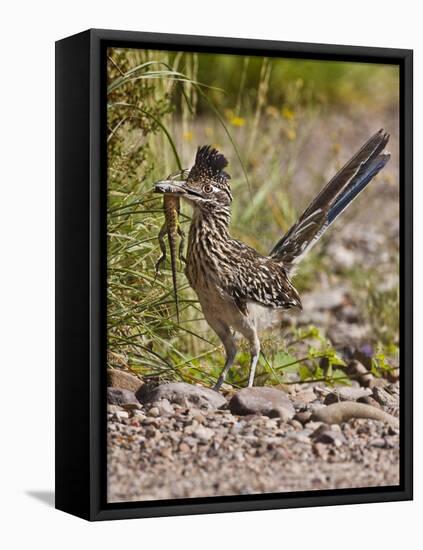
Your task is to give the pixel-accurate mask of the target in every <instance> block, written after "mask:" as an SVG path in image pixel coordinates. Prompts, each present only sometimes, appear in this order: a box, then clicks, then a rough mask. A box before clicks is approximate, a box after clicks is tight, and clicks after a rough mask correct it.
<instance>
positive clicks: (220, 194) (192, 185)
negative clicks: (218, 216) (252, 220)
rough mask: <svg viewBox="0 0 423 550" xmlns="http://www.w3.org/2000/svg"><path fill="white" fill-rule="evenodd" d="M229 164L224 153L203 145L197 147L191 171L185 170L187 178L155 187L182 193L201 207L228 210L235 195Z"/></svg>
mask: <svg viewBox="0 0 423 550" xmlns="http://www.w3.org/2000/svg"><path fill="white" fill-rule="evenodd" d="M227 165H228V161H227V160H226V158H225V157H224V156H223V155H222V154H221V153H219V152H218V151H217V150H216V149H213V148H212V147H211V146H210V145H204V146H202V147H199V148H198V150H197V154H196V156H195V163H194V166H193V167H192V168H191V170H189V172H188V171H184V172H185V173H186V174H187V177H186V179H183V177H181V178H180V179H175V178H168V179H166V180H164V181H159V182H157V183H156V184H155V187H154V190H155V192H156V193H166V194H171V195H173V196H179V197H181V198H183V199H184V200H186V201H187V202H189V203H190V204H191V205H192V206H193V207H194V208H199V209H201V210H214V209H216V208H222V207H223V208H225V209H229V208H230V205H231V202H232V194H231V189H230V186H229V183H228V181H229V179H230V176H229V175H228V174H227V173H226V172H225V171H224V168H225V167H226V166H227ZM182 174H183V172H182V173H181V175H182Z"/></svg>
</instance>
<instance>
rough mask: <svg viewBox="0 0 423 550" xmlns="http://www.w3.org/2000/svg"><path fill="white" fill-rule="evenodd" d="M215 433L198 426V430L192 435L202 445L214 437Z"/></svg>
mask: <svg viewBox="0 0 423 550" xmlns="http://www.w3.org/2000/svg"><path fill="white" fill-rule="evenodd" d="M214 433H215V432H214V431H213V430H212V429H210V428H205V427H204V426H198V428H196V429H195V430H194V431H193V432H192V435H193V436H195V437H196V438H197V439H199V440H200V441H201V442H202V443H207V442H208V441H209V440H210V439H211V438H212V437H213V436H214Z"/></svg>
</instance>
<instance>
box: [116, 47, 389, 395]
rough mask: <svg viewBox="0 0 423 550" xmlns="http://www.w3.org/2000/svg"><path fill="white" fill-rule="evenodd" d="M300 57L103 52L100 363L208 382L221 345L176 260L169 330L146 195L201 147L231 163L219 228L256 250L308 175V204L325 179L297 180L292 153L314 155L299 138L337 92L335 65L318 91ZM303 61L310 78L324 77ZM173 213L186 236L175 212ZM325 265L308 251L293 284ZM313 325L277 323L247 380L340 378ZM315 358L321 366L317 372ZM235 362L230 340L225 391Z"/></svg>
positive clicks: (286, 216) (289, 217)
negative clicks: (104, 246) (226, 212)
mask: <svg viewBox="0 0 423 550" xmlns="http://www.w3.org/2000/svg"><path fill="white" fill-rule="evenodd" d="M298 63H300V64H302V63H306V62H302V61H301V62H299V61H298V60H275V59H262V58H253V57H237V56H222V57H221V58H219V63H218V65H219V67H218V69H219V70H218V71H217V67H216V57H215V56H211V55H209V54H187V53H182V52H179V53H173V52H168V53H167V52H162V51H161V52H155V51H148V50H138V49H115V48H111V49H109V50H108V67H107V74H108V82H107V84H108V90H107V92H108V93H107V98H108V107H107V124H108V137H107V151H108V210H107V231H108V279H107V280H108V288H107V299H108V315H107V320H108V365H109V366H111V367H124V368H127V369H130V370H132V371H135V372H137V373H139V374H140V375H141V376H143V377H144V378H148V377H158V378H160V379H162V380H185V381H190V382H193V381H195V382H199V383H204V384H211V383H212V382H213V381H214V380H215V379H216V377H217V375H218V373H219V370H220V368H221V366H222V364H223V353H222V352H223V350H222V347H221V345H220V342H219V340H218V339H217V337H216V336H215V334H214V333H213V332H212V331H211V330H210V328H209V327H208V325H207V324H206V323H205V321H204V319H203V316H202V312H201V308H200V307H199V304H198V302H197V299H196V296H195V294H194V293H193V292H192V290H191V289H190V288H189V287H188V284H187V281H186V278H185V276H184V274H183V266H182V265H179V264H178V266H177V268H178V293H179V301H180V312H181V318H180V322H179V323H177V322H176V315H175V304H174V299H173V291H172V279H171V273H170V269H169V267H170V266H169V263H167V266H166V268H165V269H164V270H162V272H161V273H160V274H159V275H156V272H155V264H156V262H157V259H158V257H159V256H160V250H159V246H158V240H157V236H158V233H159V231H160V228H161V226H162V224H163V221H164V216H163V210H162V197H160V196H156V195H154V193H153V192H152V188H153V185H154V182H155V181H157V180H159V179H163V178H164V177H166V176H167V175H168V174H170V173H172V172H174V171H176V170H181V169H183V168H189V167H190V166H191V165H192V161H193V158H194V155H195V151H196V148H197V147H198V146H199V145H203V144H211V145H213V146H215V147H218V148H220V149H221V150H222V151H223V152H224V153H225V155H226V156H227V157H228V158H229V160H230V170H229V171H230V174H231V177H232V179H231V186H232V190H233V194H234V197H235V200H234V202H233V217H232V226H231V232H232V234H233V235H234V236H235V237H237V238H240V239H241V240H243V241H244V242H246V243H247V244H249V245H250V246H253V247H254V248H256V249H257V250H259V251H260V252H262V253H264V254H265V253H267V252H268V251H269V250H270V249H271V248H272V246H273V245H274V243H275V242H276V241H277V240H278V239H279V238H280V236H281V234H282V233H284V232H285V231H286V230H287V229H288V228H289V227H290V225H291V224H292V223H293V222H294V221H295V219H296V217H297V216H298V214H299V212H300V210H301V209H302V208H303V207H304V200H303V198H302V197H301V196H300V194H299V193H294V192H293V189H296V186H297V185H298V182H299V181H300V180H301V178H304V179H308V180H309V181H310V188H309V189H308V191H307V196H308V199H309V198H311V195H312V194H313V193H314V192H315V190H316V189H317V188H318V187H319V186H321V185H322V183H324V179H325V177H326V174H324V173H323V174H322V171H321V170H320V168H319V166H313V165H312V166H311V167H310V170H309V171H308V172H305V169H304V166H303V163H302V157H303V155H304V151H305V150H306V151H307V150H308V149H310V148H311V151H312V152H313V149H312V147H313V146H314V145H313V144H312V143H311V142H310V134H311V133H312V132H313V131H315V130H316V127H317V125H318V124H319V121H320V118H321V115H322V114H324V113H326V111H327V104H328V101H329V100H330V99H331V98H332V99H333V98H334V97H335V91H334V88H333V86H332V84H330V79H331V78H335V77H336V78H337V79H340V80H342V74H341V73H342V70H343V69H342V68H340V67H334V68H333V69H332V70H331V68H330V67H328V68H327V71H326V72H327V75H328V76H327V82H326V83H324V82H323V81H321V82H320V83H319V82H318V81H317V80H316V82H314V83H313V79H310V80H309V81H306V82H305V81H304V79H302V78H300V77H299V76H298V74H297V72H298V70H299V69H297V68H296V67H295V66H294V65H295V64H298ZM311 67H312V70H311V73H312V75H314V76H315V77H316V79H317V76H319V75H320V76H319V78H322V77H321V73H319V72H316V71H315V68H314V66H311ZM300 72H301V71H300ZM358 73H359V78H357V86H356V88H354V89H353V90H350V91H349V92H348V93H351V94H352V95H351V97H353V95H354V94H355V95H357V96H358V95H360V94H364V92H365V88H366V86H367V84H365V82H367V81H366V80H365V78H364V76H363V75H365V74H368V73H366V71H364V69H359V71H358ZM325 74H326V73H325ZM387 78H391V75H388V77H387ZM345 93H346V92H345ZM332 141H333V142H335V141H336V137H334V138H333V140H332ZM331 143H332V142H331V141H330V140H329V144H331ZM276 144H277V145H276ZM335 150H336V151H338V150H339V148H338V149H336V147H334V148H333V151H335ZM311 157H312V155H311ZM336 160H337V159H336V158H335V154H333V155H332V156H330V155H329V156H327V157H325V158H324V159H322V162H324V163H326V164H327V165H329V168H330V169H331V168H334V166H335V164H336ZM301 185H302V184H301ZM299 196H300V198H301V200H299V199H298V197H299ZM180 219H181V223H182V227H183V228H185V232H186V233H187V230H188V226H189V221H190V210H189V209H187V208H186V206H185V205H182V211H181V218H180ZM168 259H169V254H168ZM327 268H328V267H327V264H325V262H323V261H322V259H321V257H320V256H319V253H318V252H317V253H313V254H311V255H310V256H309V258H307V260H306V261H305V263H304V264H303V265H302V273H303V275H302V276H301V275H300V278H299V279H298V281H297V283H298V284H299V286H300V289H305V290H307V289H309V288H312V286H313V284H315V278H316V275H315V274H316V271H317V272H319V270H320V271H321V270H324V269H327ZM380 302H381V301H380V299H379V298H378V297H376V295H375V299H374V308H373V310H372V312H370V309H369V315H373V316H376V315H377V313H376V308H378V307H379V306H380ZM388 321H389V319H388V317H387V323H388ZM316 330H317V329H315V328H314V327H311V328H310V329H309V330H308V332H307V331H305V332H303V333H301V334H300V333H299V332H298V330H297V329H296V328H295V326H294V325H291V324H289V323H288V325H287V326H286V327H285V330H284V331H281V330H278V331H276V333H275V334H271V335H269V336H268V337H267V338H264V340H263V342H264V345H263V350H264V355H263V357H262V358H261V364H260V368H259V371H258V376H259V381H260V382H261V383H268V384H275V383H291V381H292V380H293V379H296V380H300V381H301V380H302V381H308V380H310V379H320V378H325V379H327V380H328V381H329V382H330V383H332V382H333V381H334V380H335V379H337V380H338V381H339V382H341V378H342V376H341V371H340V370H339V369H340V368H342V360H341V359H340V358H339V357H338V355H337V354H336V352H335V350H333V349H332V347H331V345H330V343H329V342H327V340H326V339H325V337H324V336H323V335H321V334H320V332H316ZM322 358H325V361H326V363H327V364H329V365H330V368H329V369H326V370H323V371H322V369H321V366H320V362H321V360H322ZM247 363H248V350H247V349H246V348H244V344H243V343H241V353H240V355H239V357H238V366H239V368H238V369H233V370H232V372H231V373H230V376H229V382H230V383H232V384H233V385H234V386H237V385H242V384H243V383H244V381H245V377H246V376H247V370H248V365H247Z"/></svg>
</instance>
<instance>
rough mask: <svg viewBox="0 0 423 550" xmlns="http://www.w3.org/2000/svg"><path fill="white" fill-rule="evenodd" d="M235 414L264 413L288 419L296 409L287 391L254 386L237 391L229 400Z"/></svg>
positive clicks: (230, 407) (231, 409)
mask: <svg viewBox="0 0 423 550" xmlns="http://www.w3.org/2000/svg"><path fill="white" fill-rule="evenodd" d="M229 409H230V411H231V412H232V413H233V414H240V415H247V414H262V415H266V416H273V417H279V418H283V419H284V420H288V419H289V418H292V417H293V416H294V414H295V409H294V406H293V404H292V403H291V401H290V400H289V397H288V396H287V395H286V393H285V392H283V391H281V390H277V389H276V388H268V387H253V388H244V389H243V390H240V391H239V392H237V393H236V394H235V395H234V396H233V397H232V399H231V400H230V401H229Z"/></svg>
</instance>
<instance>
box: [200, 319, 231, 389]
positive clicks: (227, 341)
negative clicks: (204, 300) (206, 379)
mask: <svg viewBox="0 0 423 550" xmlns="http://www.w3.org/2000/svg"><path fill="white" fill-rule="evenodd" d="M206 320H207V322H208V323H209V325H210V326H211V327H212V329H213V330H214V331H215V333H216V334H217V335H218V336H219V338H220V340H221V341H222V344H223V347H224V348H225V353H226V360H225V365H224V367H223V369H222V372H221V373H220V376H219V378H218V380H217V382H216V384H215V386H214V388H213V389H214V390H216V391H219V390H220V388H221V386H222V384H223V382H224V381H225V378H226V375H227V374H228V371H229V369H230V368H231V367H232V365H233V362H234V360H235V356H236V351H237V350H236V345H235V337H234V335H233V334H232V332H231V329H230V327H229V325H227V324H226V323H223V322H221V321H216V320H215V319H209V318H207V317H206Z"/></svg>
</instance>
